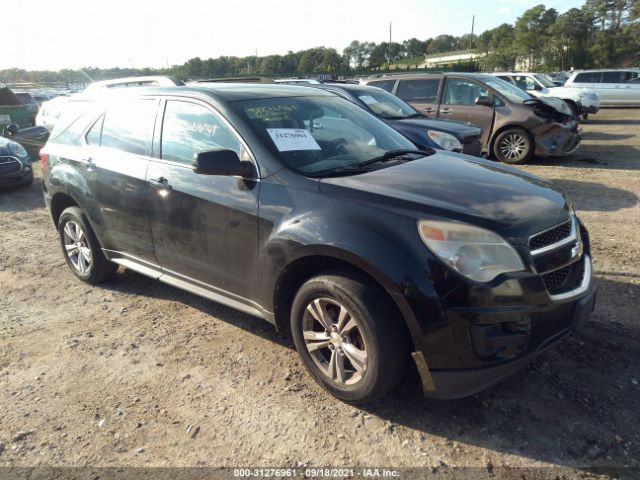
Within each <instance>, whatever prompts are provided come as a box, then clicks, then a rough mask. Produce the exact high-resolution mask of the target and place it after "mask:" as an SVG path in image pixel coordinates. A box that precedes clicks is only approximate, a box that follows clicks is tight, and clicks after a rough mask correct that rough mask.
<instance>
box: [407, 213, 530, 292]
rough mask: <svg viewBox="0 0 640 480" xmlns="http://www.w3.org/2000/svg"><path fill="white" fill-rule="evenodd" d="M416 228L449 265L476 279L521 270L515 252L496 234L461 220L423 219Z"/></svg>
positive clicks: (479, 279) (428, 245)
mask: <svg viewBox="0 0 640 480" xmlns="http://www.w3.org/2000/svg"><path fill="white" fill-rule="evenodd" d="M418 232H419V233H420V237H421V238H422V241H423V242H424V243H425V245H426V246H427V247H428V248H429V249H430V250H431V251H432V252H433V253H434V254H436V255H437V256H438V258H440V259H441V260H442V261H443V262H445V263H446V264H447V265H448V266H449V267H451V268H453V269H454V270H456V271H457V272H459V273H461V274H462V275H464V276H465V277H468V278H470V279H471V280H475V281H476V282H489V281H491V280H493V279H494V278H496V277H497V276H498V275H500V274H501V273H506V272H518V271H522V270H524V264H523V263H522V260H521V259H520V256H519V255H518V252H516V251H515V250H514V248H513V247H512V246H511V245H509V243H507V241H506V240H504V239H503V238H502V237H500V236H499V235H496V234H495V233H493V232H490V231H489V230H485V229H483V228H479V227H474V226H472V225H467V224H464V223H453V222H439V221H431V220H422V221H420V222H418Z"/></svg>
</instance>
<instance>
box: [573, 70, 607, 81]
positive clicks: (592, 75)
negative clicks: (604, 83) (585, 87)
mask: <svg viewBox="0 0 640 480" xmlns="http://www.w3.org/2000/svg"><path fill="white" fill-rule="evenodd" d="M600 75H601V74H600V72H584V73H579V74H578V75H576V79H575V80H574V83H600Z"/></svg>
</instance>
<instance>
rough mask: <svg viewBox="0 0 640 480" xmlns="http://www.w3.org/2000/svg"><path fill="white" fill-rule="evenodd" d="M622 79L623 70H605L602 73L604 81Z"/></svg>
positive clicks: (618, 81)
mask: <svg viewBox="0 0 640 480" xmlns="http://www.w3.org/2000/svg"><path fill="white" fill-rule="evenodd" d="M621 80H622V72H604V73H603V74H602V83H620V82H621Z"/></svg>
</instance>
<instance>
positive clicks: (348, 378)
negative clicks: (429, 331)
mask: <svg viewBox="0 0 640 480" xmlns="http://www.w3.org/2000/svg"><path fill="white" fill-rule="evenodd" d="M291 331H292V334H293V340H294V343H295V346H296V349H297V351H298V353H299V354H300V356H301V358H302V360H303V362H304V364H305V366H306V368H307V369H308V371H309V372H310V373H311V375H312V376H313V377H314V378H315V380H316V381H317V382H318V383H319V384H320V385H321V386H323V387H324V388H325V389H327V390H328V391H329V392H330V393H331V394H333V395H334V396H336V397H337V398H339V399H341V400H343V401H345V402H349V403H353V404H364V403H368V402H371V401H373V400H376V399H377V398H380V397H382V396H384V395H385V394H386V393H388V392H389V391H390V390H391V389H393V388H394V387H395V386H397V385H398V384H399V383H400V381H401V380H402V379H403V377H404V374H405V373H406V370H407V359H408V358H409V342H408V337H407V334H406V329H405V326H404V323H403V322H402V319H401V318H399V316H398V314H397V312H396V310H395V308H394V307H393V305H392V304H391V303H390V300H388V298H387V297H386V295H385V293H384V292H383V291H381V290H380V289H379V288H378V287H377V286H376V285H374V284H372V283H371V282H370V281H368V280H367V279H364V278H359V277H358V276H354V275H351V274H350V273H349V272H346V271H344V272H342V271H336V272H331V273H327V274H325V275H321V276H318V277H314V278H312V279H310V280H308V281H307V282H306V283H305V284H303V285H302V287H300V289H299V290H298V293H297V294H296V297H295V299H294V302H293V306H292V309H291Z"/></svg>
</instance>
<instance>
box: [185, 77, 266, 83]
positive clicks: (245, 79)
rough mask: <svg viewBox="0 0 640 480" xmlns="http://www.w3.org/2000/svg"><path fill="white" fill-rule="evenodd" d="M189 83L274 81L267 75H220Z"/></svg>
mask: <svg viewBox="0 0 640 480" xmlns="http://www.w3.org/2000/svg"><path fill="white" fill-rule="evenodd" d="M189 83H275V82H274V81H273V80H272V79H270V78H268V77H226V78H225V77H220V78H206V79H202V80H193V81H192V82H189Z"/></svg>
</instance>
